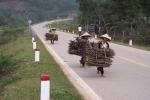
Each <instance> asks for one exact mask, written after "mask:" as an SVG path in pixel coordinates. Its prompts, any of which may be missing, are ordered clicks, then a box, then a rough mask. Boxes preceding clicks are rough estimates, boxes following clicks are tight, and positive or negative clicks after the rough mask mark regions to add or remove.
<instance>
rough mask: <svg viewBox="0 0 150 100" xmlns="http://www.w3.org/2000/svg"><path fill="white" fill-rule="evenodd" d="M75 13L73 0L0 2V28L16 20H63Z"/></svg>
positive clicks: (75, 4)
mask: <svg viewBox="0 0 150 100" xmlns="http://www.w3.org/2000/svg"><path fill="white" fill-rule="evenodd" d="M77 12H78V4H77V3H76V1H75V0H0V26H1V25H7V24H9V23H10V22H11V23H12V22H13V23H16V22H15V21H16V20H17V22H18V21H19V22H21V23H23V22H24V19H25V20H28V19H31V20H32V21H33V22H34V23H35V22H41V21H45V20H51V19H55V18H64V17H68V16H74V15H76V14H77ZM20 17H21V18H20ZM22 18H23V19H22ZM18 19H19V20H18Z"/></svg>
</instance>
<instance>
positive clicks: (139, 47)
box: [112, 41, 150, 51]
mask: <svg viewBox="0 0 150 100" xmlns="http://www.w3.org/2000/svg"><path fill="white" fill-rule="evenodd" d="M112 42H113V43H115V44H119V45H124V46H128V47H132V48H137V49H141V50H147V51H150V46H141V45H137V44H133V45H132V46H129V44H127V43H123V42H120V41H112Z"/></svg>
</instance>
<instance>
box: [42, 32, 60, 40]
mask: <svg viewBox="0 0 150 100" xmlns="http://www.w3.org/2000/svg"><path fill="white" fill-rule="evenodd" d="M45 37H46V40H52V39H53V40H55V41H58V35H57V34H50V33H46V34H45Z"/></svg>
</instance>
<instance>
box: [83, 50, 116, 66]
mask: <svg viewBox="0 0 150 100" xmlns="http://www.w3.org/2000/svg"><path fill="white" fill-rule="evenodd" d="M114 55H115V53H114V51H113V50H112V49H99V48H89V49H86V64H87V65H88V66H99V67H109V66H110V65H111V63H112V58H113V57H114Z"/></svg>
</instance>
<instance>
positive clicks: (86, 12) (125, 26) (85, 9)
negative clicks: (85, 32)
mask: <svg viewBox="0 0 150 100" xmlns="http://www.w3.org/2000/svg"><path fill="white" fill-rule="evenodd" d="M76 1H77V2H78V3H79V5H80V7H79V9H80V11H81V13H80V22H81V23H82V24H83V25H90V24H93V23H94V24H95V23H97V24H99V25H100V27H101V30H100V31H101V33H106V32H107V33H109V34H110V35H111V36H112V37H113V39H119V40H123V41H128V40H129V39H133V40H134V43H138V44H142V45H143V44H144V45H150V0H76Z"/></svg>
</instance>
